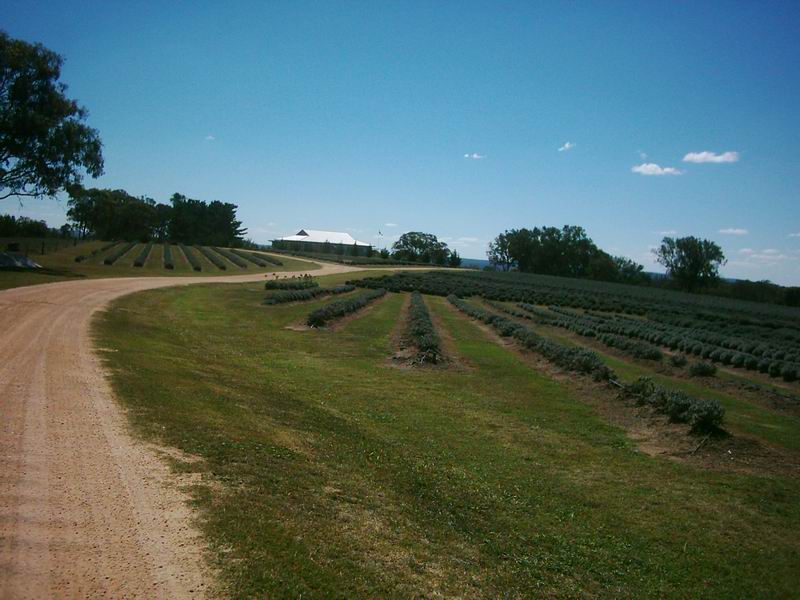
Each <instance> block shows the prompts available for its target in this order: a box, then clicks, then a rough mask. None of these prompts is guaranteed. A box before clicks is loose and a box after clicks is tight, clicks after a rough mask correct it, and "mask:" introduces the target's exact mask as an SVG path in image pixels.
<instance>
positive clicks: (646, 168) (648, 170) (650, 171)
mask: <svg viewBox="0 0 800 600" xmlns="http://www.w3.org/2000/svg"><path fill="white" fill-rule="evenodd" d="M631 172H632V173H639V175H683V171H679V170H678V169H676V168H674V167H662V166H659V165H657V164H656V163H642V164H640V165H636V166H635V167H631Z"/></svg>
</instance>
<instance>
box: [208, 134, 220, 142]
mask: <svg viewBox="0 0 800 600" xmlns="http://www.w3.org/2000/svg"><path fill="white" fill-rule="evenodd" d="M215 139H217V138H215V137H214V136H213V135H211V134H210V133H209V134H208V135H207V136H206V141H207V142H213V141H214V140H215Z"/></svg>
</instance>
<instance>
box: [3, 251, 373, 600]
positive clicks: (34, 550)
mask: <svg viewBox="0 0 800 600" xmlns="http://www.w3.org/2000/svg"><path fill="white" fill-rule="evenodd" d="M357 270H360V269H357V268H352V267H347V266H344V265H333V264H322V268H321V269H318V270H315V271H311V272H310V273H311V274H312V275H314V276H320V275H329V274H333V273H342V272H348V271H357ZM302 273H304V271H300V272H295V273H289V272H281V273H280V275H281V276H286V275H292V274H296V275H299V274H302ZM263 279H264V274H263V273H258V274H249V275H234V276H222V277H214V278H209V277H181V278H176V277H169V278H168V277H141V278H117V279H89V280H81V281H68V282H60V283H51V284H44V285H37V286H30V287H21V288H13V289H9V290H5V291H0V598H3V599H5V598H47V597H75V598H95V597H125V598H182V597H202V596H204V595H206V591H207V590H209V588H210V586H211V585H212V584H213V580H212V578H211V576H210V574H209V571H208V568H207V567H206V566H205V564H204V562H203V556H202V554H203V544H202V541H201V540H200V537H199V534H198V532H197V531H196V529H195V527H194V523H193V517H192V514H191V512H190V510H189V508H188V507H187V504H186V500H187V496H185V494H184V493H183V492H181V491H180V489H179V486H178V485H176V484H177V483H178V481H177V479H176V478H175V477H174V476H173V475H172V474H171V472H170V469H169V466H168V464H167V463H166V462H165V460H164V458H163V454H164V453H160V452H159V451H158V448H155V447H154V446H152V445H149V444H145V443H143V442H140V441H137V440H135V439H134V438H133V437H131V435H130V433H129V429H128V426H127V420H126V416H125V413H124V411H123V410H122V409H121V407H120V406H119V405H118V404H117V402H116V401H115V399H114V396H113V392H112V390H111V387H110V385H109V382H108V380H107V378H106V377H105V375H104V372H103V367H102V364H101V362H100V361H99V359H98V358H97V356H96V355H95V353H94V349H93V346H92V338H91V331H90V325H91V320H92V316H93V315H94V313H95V312H96V311H99V310H103V309H104V308H105V307H106V306H107V305H108V304H109V302H111V301H112V300H114V299H116V298H119V297H120V296H123V295H126V294H131V293H135V292H139V291H144V290H149V289H156V288H163V287H169V286H178V285H189V284H197V283H243V282H249V281H260V280H263Z"/></svg>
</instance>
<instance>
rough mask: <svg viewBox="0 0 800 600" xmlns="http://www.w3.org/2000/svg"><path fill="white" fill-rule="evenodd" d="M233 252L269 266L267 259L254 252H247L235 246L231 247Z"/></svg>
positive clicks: (255, 263) (252, 261) (254, 262)
mask: <svg viewBox="0 0 800 600" xmlns="http://www.w3.org/2000/svg"><path fill="white" fill-rule="evenodd" d="M231 252H233V253H234V254H235V255H236V256H239V257H241V258H243V259H245V260H249V261H250V262H251V263H253V264H254V265H257V266H259V267H266V266H267V262H266V261H265V260H262V259H261V258H260V257H258V256H256V255H255V254H253V253H252V252H245V251H244V250H237V249H235V248H234V249H231Z"/></svg>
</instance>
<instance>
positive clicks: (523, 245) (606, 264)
mask: <svg viewBox="0 0 800 600" xmlns="http://www.w3.org/2000/svg"><path fill="white" fill-rule="evenodd" d="M486 255H487V258H488V259H489V263H490V264H491V265H492V267H493V268H495V269H498V270H502V271H508V270H511V269H514V270H518V271H521V272H523V273H540V274H543V275H557V276H561V277H579V278H588V279H598V280H602V281H616V282H619V283H636V284H638V283H645V282H647V281H648V280H649V277H648V275H647V274H646V273H645V272H644V267H643V266H642V265H640V264H637V263H636V262H634V261H632V260H631V259H629V258H625V257H623V256H611V255H610V254H608V253H607V252H605V251H604V250H601V249H600V248H598V247H597V245H596V244H595V243H594V241H592V239H591V238H590V237H589V236H588V235H587V233H586V230H585V229H584V228H583V227H580V226H577V225H564V227H562V228H560V229H559V228H557V227H534V228H533V229H527V228H522V229H509V230H506V231H505V232H503V233H501V234H500V235H498V236H497V237H496V238H495V239H494V240H492V241H491V242H490V243H489V250H488V252H487V253H486Z"/></svg>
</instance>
